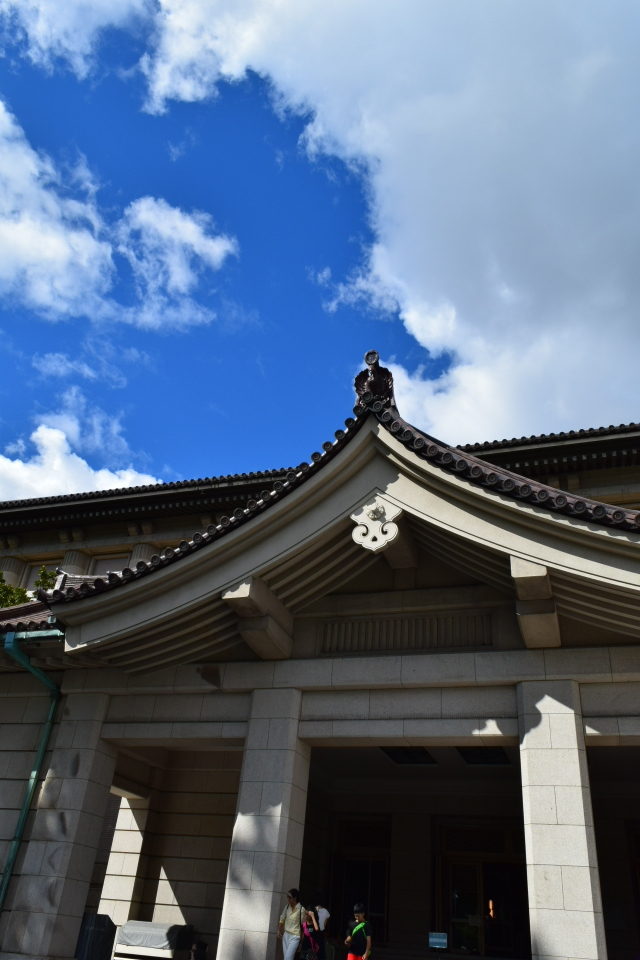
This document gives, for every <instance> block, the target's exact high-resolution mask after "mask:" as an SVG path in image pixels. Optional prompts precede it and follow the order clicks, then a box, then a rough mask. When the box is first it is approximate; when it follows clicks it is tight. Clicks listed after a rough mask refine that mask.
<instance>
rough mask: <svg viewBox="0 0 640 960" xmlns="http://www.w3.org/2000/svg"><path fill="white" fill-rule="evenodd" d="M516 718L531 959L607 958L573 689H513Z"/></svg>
mask: <svg viewBox="0 0 640 960" xmlns="http://www.w3.org/2000/svg"><path fill="white" fill-rule="evenodd" d="M518 716H519V726H520V764H521V769H522V802H523V808H524V830H525V841H526V852H527V884H528V889H529V916H530V921H531V952H532V957H533V960H538V958H540V960H541V958H545V960H548V958H558V960H560V958H562V960H567V958H572V960H606V956H607V948H606V942H605V935H604V922H603V917H602V903H601V898H600V878H599V875H598V862H597V856H596V843H595V834H594V829H593V814H592V810H591V790H590V787H589V770H588V767H587V754H586V749H585V745H584V733H583V726H582V711H581V707H580V690H579V687H578V684H577V683H575V682H574V681H571V680H554V681H541V682H534V681H531V682H524V683H520V684H518Z"/></svg>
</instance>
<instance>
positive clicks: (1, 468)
mask: <svg viewBox="0 0 640 960" xmlns="http://www.w3.org/2000/svg"><path fill="white" fill-rule="evenodd" d="M38 420H39V424H38V426H37V427H36V429H35V430H34V431H33V433H32V434H31V436H30V441H31V444H32V445H33V446H34V447H35V452H33V453H32V455H31V456H29V455H28V447H27V444H26V443H25V441H24V439H18V440H16V441H14V442H13V443H10V444H7V445H6V446H5V455H4V456H2V455H0V500H24V499H28V498H30V497H47V496H54V495H56V494H64V493H78V492H80V491H88V490H109V489H111V488H115V487H129V486H140V485H142V484H150V483H159V482H161V481H159V480H158V479H157V478H156V477H153V476H151V475H150V474H147V473H142V472H140V471H138V470H136V469H135V468H134V467H133V466H132V464H131V461H132V459H133V455H132V451H131V450H130V448H129V445H128V444H127V441H126V439H125V438H124V436H123V435H122V425H121V422H120V417H119V416H115V417H114V416H110V415H109V414H107V413H105V411H104V410H101V409H100V408H99V407H93V406H91V405H90V404H89V403H88V402H87V400H86V398H85V397H84V395H83V394H82V393H81V391H80V390H79V389H78V388H77V387H74V388H71V389H70V390H68V391H67V392H66V393H65V394H64V395H63V397H62V405H61V408H60V409H59V410H57V411H54V412H50V413H44V414H41V415H40V417H39V418H38ZM80 454H85V455H94V456H98V457H99V458H100V460H101V462H102V463H103V464H106V465H105V466H102V467H100V468H94V467H92V466H91V465H90V464H89V463H88V462H87V460H86V459H84V458H83V457H82V456H81V455H80ZM12 456H13V457H14V459H12ZM123 464H126V466H123Z"/></svg>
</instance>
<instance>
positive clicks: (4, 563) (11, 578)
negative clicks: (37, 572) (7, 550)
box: [0, 557, 27, 587]
mask: <svg viewBox="0 0 640 960" xmlns="http://www.w3.org/2000/svg"><path fill="white" fill-rule="evenodd" d="M26 566H27V565H26V563H25V562H24V560H21V559H20V558H19V557H3V558H2V559H1V560H0V572H2V573H4V582H5V583H8V584H9V586H10V587H19V586H20V581H21V580H22V575H23V574H24V571H25V567H26Z"/></svg>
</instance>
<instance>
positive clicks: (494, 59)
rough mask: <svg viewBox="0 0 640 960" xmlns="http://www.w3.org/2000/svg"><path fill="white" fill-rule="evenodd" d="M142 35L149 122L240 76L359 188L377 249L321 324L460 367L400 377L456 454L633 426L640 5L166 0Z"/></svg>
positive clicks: (638, 295) (639, 395)
mask: <svg viewBox="0 0 640 960" xmlns="http://www.w3.org/2000/svg"><path fill="white" fill-rule="evenodd" d="M156 26H157V33H156V38H157V39H156V45H155V47H154V48H152V49H150V50H149V51H148V53H147V55H146V56H145V58H144V59H143V61H142V67H143V70H144V71H145V73H146V75H147V78H148V82H149V103H148V108H149V109H150V110H152V111H155V112H161V111H162V110H164V109H165V108H166V103H167V101H168V100H171V99H177V100H187V101H190V100H198V99H202V98H204V97H207V96H211V95H212V94H214V92H215V84H216V82H217V81H218V80H219V79H220V78H221V77H223V78H226V79H232V80H233V79H238V78H241V77H242V76H244V74H245V71H246V70H247V69H248V68H251V69H253V70H255V71H257V72H258V73H260V74H262V75H263V76H266V77H268V78H269V79H270V81H271V82H272V83H273V85H274V91H275V94H274V95H275V97H276V99H277V101H278V105H279V106H280V107H281V108H286V107H289V108H292V109H294V110H295V109H304V110H309V109H310V110H312V111H314V119H313V121H312V123H311V124H310V125H309V127H308V129H307V132H306V135H305V138H304V139H305V143H306V145H307V147H308V149H309V151H310V153H311V155H314V154H316V155H317V154H318V153H321V152H326V153H333V154H336V155H338V156H340V157H342V158H343V159H344V160H345V161H347V162H348V163H352V164H360V165H361V166H362V168H364V169H366V170H367V171H368V184H369V188H370V197H371V219H372V225H373V227H374V229H375V231H376V233H377V242H376V244H375V246H374V248H373V249H372V250H371V251H369V258H368V262H367V264H366V267H365V269H364V270H363V271H362V272H361V273H360V274H358V275H357V276H356V277H355V278H353V280H352V282H351V283H349V284H346V285H345V284H342V285H338V286H337V287H336V288H335V292H334V297H333V299H332V300H331V302H330V304H329V306H330V307H332V308H336V307H338V306H339V305H340V303H341V302H344V301H347V300H352V301H353V300H357V299H366V300H368V301H369V302H373V303H374V304H375V305H376V306H378V307H379V308H382V309H385V310H388V309H389V308H390V306H392V305H393V304H394V302H395V304H397V306H398V307H399V309H400V313H401V316H402V318H403V320H404V322H405V325H406V327H407V329H408V331H409V332H410V333H411V334H412V335H413V336H414V337H415V338H416V339H417V340H418V342H419V343H420V344H421V345H422V346H424V347H425V348H427V349H428V350H430V351H431V353H432V354H435V355H437V354H445V355H446V354H449V355H452V356H453V357H454V360H455V363H456V366H454V367H453V369H451V370H450V371H449V373H448V374H447V375H446V376H444V377H442V378H441V379H440V380H439V381H437V382H435V383H431V384H423V383H422V382H421V380H420V377H419V376H418V377H415V376H414V377H409V375H408V374H406V375H405V376H404V380H403V379H402V377H403V375H402V372H399V379H400V380H401V381H402V387H401V389H400V390H399V392H401V393H402V394H403V396H404V403H405V406H406V407H407V408H409V409H413V410H415V411H416V416H417V417H418V414H419V417H418V419H420V420H421V422H424V421H425V418H426V419H427V420H428V422H429V423H430V424H431V427H432V429H433V430H434V431H435V432H436V433H439V434H442V435H443V437H444V438H445V439H450V440H456V441H462V440H467V439H478V438H484V437H485V436H491V435H493V434H494V433H505V432H506V433H509V434H511V433H514V432H518V433H522V432H530V431H539V430H545V431H547V430H551V429H559V428H563V427H577V426H581V425H588V424H590V423H599V422H602V421H603V420H604V421H607V422H608V421H609V420H613V421H619V420H625V419H626V420H628V419H632V418H635V417H636V416H637V414H636V412H635V411H636V407H637V404H638V401H639V400H640V389H639V388H638V386H637V377H636V374H635V362H634V361H635V356H636V354H637V352H638V348H639V347H640V343H639V340H640V330H639V328H638V324H637V320H636V316H637V313H638V308H639V306H640V273H639V272H638V269H637V262H638V258H639V256H640V243H639V239H640V234H639V228H638V225H639V224H640V185H639V183H638V178H637V169H638V166H639V164H640V142H639V141H638V138H637V137H636V135H635V132H634V130H635V120H634V118H635V117H636V116H637V115H638V108H639V107H640V103H639V100H640V67H639V65H638V60H637V56H636V53H635V50H634V47H633V40H632V38H633V37H634V36H635V32H636V30H637V29H638V28H639V27H640V12H639V11H638V8H637V6H636V5H634V4H632V3H630V2H622V3H620V4H618V5H615V6H613V7H612V6H611V5H605V6H603V5H601V4H597V3H594V2H591V0H588V2H585V3H583V4H580V5H574V6H571V5H566V4H563V5H558V4H554V3H550V2H546V0H545V2H542V3H539V2H535V3H534V2H525V3H521V4H505V3H504V2H502V0H487V2H484V3H482V4H478V3H476V2H475V0H453V2H450V3H439V2H426V3H425V2H424V0H407V2H406V3H405V4H404V5H403V8H402V15H399V12H398V9H397V7H396V6H394V5H391V4H389V3H387V2H385V0H366V2H365V0H353V2H351V3H344V2H342V0H322V2H321V0H161V2H160V11H159V13H158V16H157V19H156ZM622 344H624V347H623V346H622ZM367 346H368V344H367Z"/></svg>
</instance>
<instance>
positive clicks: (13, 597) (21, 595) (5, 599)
mask: <svg viewBox="0 0 640 960" xmlns="http://www.w3.org/2000/svg"><path fill="white" fill-rule="evenodd" d="M28 601H29V597H28V596H27V591H26V590H24V589H23V587H12V586H11V585H10V584H9V583H5V582H4V573H1V572H0V607H17V606H18V605H19V604H21V603H27V602H28Z"/></svg>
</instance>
